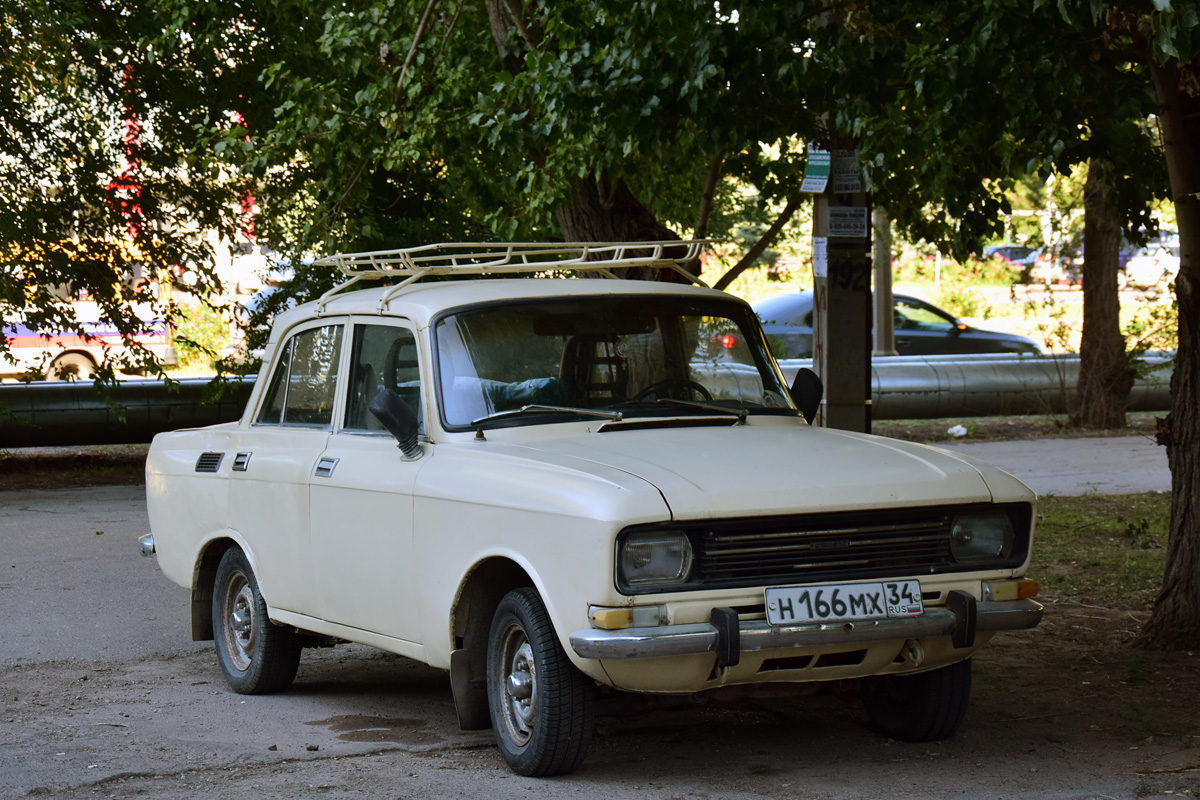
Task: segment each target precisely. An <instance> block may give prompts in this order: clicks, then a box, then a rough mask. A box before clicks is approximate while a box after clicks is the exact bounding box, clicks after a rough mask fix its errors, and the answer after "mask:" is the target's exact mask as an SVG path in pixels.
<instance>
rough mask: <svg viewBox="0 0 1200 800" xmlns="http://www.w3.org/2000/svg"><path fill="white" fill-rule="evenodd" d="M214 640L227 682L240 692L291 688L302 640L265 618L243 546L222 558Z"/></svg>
mask: <svg viewBox="0 0 1200 800" xmlns="http://www.w3.org/2000/svg"><path fill="white" fill-rule="evenodd" d="M212 617H213V639H214V640H215V641H216V645H217V663H218V664H220V666H221V672H222V673H223V674H224V675H225V681H226V683H228V684H229V686H230V688H231V689H233V690H234V691H235V692H237V693H238V694H270V693H271V692H279V691H283V690H284V689H286V688H287V687H288V686H291V684H292V681H293V680H295V678H296V670H297V668H298V667H299V666H300V649H301V645H300V637H299V635H297V633H296V631H295V630H294V629H293V628H285V627H281V626H278V625H276V624H275V623H273V622H271V620H270V619H269V618H268V617H267V604H266V602H264V601H263V597H262V594H260V593H259V591H258V581H257V580H256V579H255V578H254V571H253V570H252V569H250V562H249V561H248V560H247V559H246V554H245V553H243V552H242V550H241V548H238V547H231V548H229V549H228V550H226V551H225V555H223V556H221V563H220V564H219V565H218V566H217V575H216V578H215V579H214V580H213V598H212Z"/></svg>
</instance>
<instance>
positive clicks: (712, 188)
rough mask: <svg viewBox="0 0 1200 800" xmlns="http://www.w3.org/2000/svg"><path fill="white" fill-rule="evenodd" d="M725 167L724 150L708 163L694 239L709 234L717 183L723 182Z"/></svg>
mask: <svg viewBox="0 0 1200 800" xmlns="http://www.w3.org/2000/svg"><path fill="white" fill-rule="evenodd" d="M724 166H725V150H724V148H722V149H720V150H718V151H717V152H715V153H713V156H712V158H711V159H709V162H708V175H707V176H706V177H705V179H704V192H703V193H702V194H701V195H700V208H699V209H697V211H696V231H695V233H694V234H693V238H696V239H703V238H704V237H705V236H706V235H707V234H708V221H709V218H710V217H712V211H713V195H715V194H716V193H717V182H718V181H720V180H721V172H722V168H723V167H724Z"/></svg>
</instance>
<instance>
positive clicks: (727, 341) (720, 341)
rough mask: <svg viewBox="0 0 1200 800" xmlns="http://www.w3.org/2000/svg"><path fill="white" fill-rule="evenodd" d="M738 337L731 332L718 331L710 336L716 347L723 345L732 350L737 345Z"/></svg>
mask: <svg viewBox="0 0 1200 800" xmlns="http://www.w3.org/2000/svg"><path fill="white" fill-rule="evenodd" d="M738 341H739V340H738V337H737V336H736V335H734V334H732V333H718V334H717V335H716V336H714V337H712V343H713V344H715V345H716V346H717V347H723V348H725V349H726V350H732V349H733V348H735V347H737V344H738Z"/></svg>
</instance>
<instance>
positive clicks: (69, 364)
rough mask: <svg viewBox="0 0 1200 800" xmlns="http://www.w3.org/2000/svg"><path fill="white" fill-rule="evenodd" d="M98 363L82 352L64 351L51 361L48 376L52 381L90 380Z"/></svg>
mask: <svg viewBox="0 0 1200 800" xmlns="http://www.w3.org/2000/svg"><path fill="white" fill-rule="evenodd" d="M95 371H96V365H95V364H94V363H93V362H92V360H91V359H90V358H88V357H87V356H85V355H83V354H82V353H63V354H62V355H61V356H59V357H58V358H56V359H54V360H53V361H51V362H50V369H48V370H47V371H46V372H47V376H46V377H47V378H49V379H50V380H52V381H90V380H91V379H92V375H93V373H95Z"/></svg>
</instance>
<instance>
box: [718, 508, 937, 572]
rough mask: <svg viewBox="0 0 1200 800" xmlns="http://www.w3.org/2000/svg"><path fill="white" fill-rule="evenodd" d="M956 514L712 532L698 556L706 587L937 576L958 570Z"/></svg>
mask: <svg viewBox="0 0 1200 800" xmlns="http://www.w3.org/2000/svg"><path fill="white" fill-rule="evenodd" d="M951 519H952V516H951V515H950V514H945V513H941V514H929V515H921V516H920V517H918V518H915V519H907V520H898V521H897V520H887V521H885V520H878V521H875V520H861V521H852V520H837V519H831V520H810V521H803V520H796V521H794V522H793V524H790V525H788V524H785V525H784V526H782V527H783V528H784V529H783V530H753V531H739V530H708V531H705V532H704V533H703V535H702V536H701V537H700V539H699V541H698V542H696V543H695V544H698V545H699V547H698V548H697V553H696V576H697V578H698V579H699V581H700V582H701V583H703V584H705V585H706V586H746V585H752V584H756V583H801V582H802V583H809V582H813V581H821V580H825V579H826V578H830V579H841V578H856V577H864V578H867V577H888V576H896V575H911V574H917V573H923V572H935V571H937V569H938V568H939V567H945V566H947V565H949V564H952V563H953V558H952V557H951V554H950V525H951Z"/></svg>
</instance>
